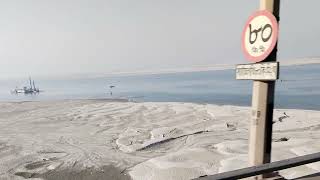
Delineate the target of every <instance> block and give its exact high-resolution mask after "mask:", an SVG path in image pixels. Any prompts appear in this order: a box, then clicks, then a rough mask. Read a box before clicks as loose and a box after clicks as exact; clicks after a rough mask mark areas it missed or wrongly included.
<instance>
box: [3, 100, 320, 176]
mask: <svg viewBox="0 0 320 180" xmlns="http://www.w3.org/2000/svg"><path fill="white" fill-rule="evenodd" d="M249 112H250V109H249V108H248V107H236V106H217V105H207V104H192V103H169V102H168V103H134V102H104V101H95V100H81V101H59V102H23V103H1V104H0V130H1V131H0V179H24V178H26V177H28V178H31V179H32V178H33V179H41V178H46V179H50V178H52V177H53V176H55V175H57V174H59V173H58V172H64V173H66V172H68V173H69V175H70V174H72V173H70V172H73V174H74V172H79V173H80V174H81V173H82V175H83V177H86V178H87V179H89V176H88V173H89V174H94V175H95V176H92V177H90V178H91V179H108V178H109V179H127V178H129V176H130V177H131V178H132V179H139V180H143V179H146V180H147V179H148V180H150V179H151V180H152V179H154V180H158V179H159V180H160V179H191V178H195V177H199V176H202V175H206V174H215V173H218V172H224V171H228V170H233V169H238V168H241V167H245V166H246V165H247V149H248V137H249V134H248V133H249V132H248V121H249V120H248V117H249ZM319 118H320V112H318V111H308V110H282V109H279V110H275V117H274V122H275V124H274V137H273V138H274V143H273V157H272V159H273V161H275V160H281V159H286V158H290V157H295V156H300V155H305V154H308V153H313V152H317V151H319V150H320V145H319V144H320V142H319V141H320V132H319V129H320V121H319ZM106 167H107V168H106ZM319 170H320V164H319V163H314V164H310V165H307V166H301V167H297V168H293V169H288V170H285V171H282V172H281V174H282V175H284V176H286V177H287V178H294V177H299V176H304V175H307V174H310V173H315V172H318V171H319ZM50 173H51V176H50V175H48V174H50ZM79 173H78V174H79ZM60 174H61V173H60ZM108 175H109V176H108ZM70 177H75V176H74V175H72V176H70ZM60 178H61V177H60ZM78 178H79V177H78Z"/></svg>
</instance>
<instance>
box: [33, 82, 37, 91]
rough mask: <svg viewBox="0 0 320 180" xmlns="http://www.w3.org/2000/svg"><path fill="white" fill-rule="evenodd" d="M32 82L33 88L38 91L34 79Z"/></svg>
mask: <svg viewBox="0 0 320 180" xmlns="http://www.w3.org/2000/svg"><path fill="white" fill-rule="evenodd" d="M32 83H33V89H34V90H35V91H36V90H37V89H36V85H34V80H33V81H32Z"/></svg>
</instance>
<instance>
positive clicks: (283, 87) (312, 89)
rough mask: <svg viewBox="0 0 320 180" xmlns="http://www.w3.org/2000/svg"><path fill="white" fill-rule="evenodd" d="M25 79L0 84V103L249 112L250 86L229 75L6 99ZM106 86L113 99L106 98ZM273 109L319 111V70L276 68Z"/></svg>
mask: <svg viewBox="0 0 320 180" xmlns="http://www.w3.org/2000/svg"><path fill="white" fill-rule="evenodd" d="M27 80H28V79H27V78H26V79H20V80H10V81H8V80H1V81H0V83H1V85H0V101H43V100H62V99H101V98H111V97H113V98H129V99H132V100H135V101H155V102H164V101H170V102H173V101H174V102H196V103H213V104H231V105H243V106H249V105H250V104H251V93H252V82H251V81H237V80H235V72H234V70H221V71H207V72H189V73H176V74H159V75H138V76H122V77H103V78H81V79H71V78H64V79H36V85H37V86H39V87H40V89H42V90H44V92H42V93H40V94H39V95H23V94H20V95H12V94H11V93H10V90H12V89H14V88H15V87H16V86H18V87H22V86H26V85H28V81H27ZM110 85H114V86H116V87H115V88H113V90H112V91H113V95H112V96H111V95H110V88H109V86H110ZM275 106H276V107H278V108H299V109H315V110H320V65H303V66H290V67H282V68H281V70H280V80H279V81H278V82H277V86H276V100H275Z"/></svg>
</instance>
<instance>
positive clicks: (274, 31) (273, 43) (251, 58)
mask: <svg viewBox="0 0 320 180" xmlns="http://www.w3.org/2000/svg"><path fill="white" fill-rule="evenodd" d="M258 16H265V17H267V18H268V19H269V20H270V22H271V27H272V37H271V45H270V46H269V48H268V49H266V51H265V52H264V53H263V54H262V55H260V56H252V55H251V54H249V52H248V49H246V46H245V41H246V39H245V38H246V32H247V29H248V28H249V25H250V23H251V22H252V20H253V19H255V18H256V17H258ZM278 32H279V29H278V22H277V19H276V18H275V17H274V15H273V14H272V13H271V12H269V11H267V10H261V11H256V12H255V13H253V14H252V15H251V16H250V17H249V19H248V20H247V22H246V25H245V28H244V30H243V31H242V42H241V44H242V50H243V52H244V55H245V57H246V58H247V59H248V60H249V61H251V62H261V61H263V60H265V59H266V58H267V57H268V56H269V55H270V53H271V52H272V50H273V49H274V47H275V46H276V44H277V39H278Z"/></svg>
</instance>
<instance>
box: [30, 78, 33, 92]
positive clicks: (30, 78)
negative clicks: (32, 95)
mask: <svg viewBox="0 0 320 180" xmlns="http://www.w3.org/2000/svg"><path fill="white" fill-rule="evenodd" d="M29 83H30V88H31V89H33V88H32V84H31V77H30V76H29Z"/></svg>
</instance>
